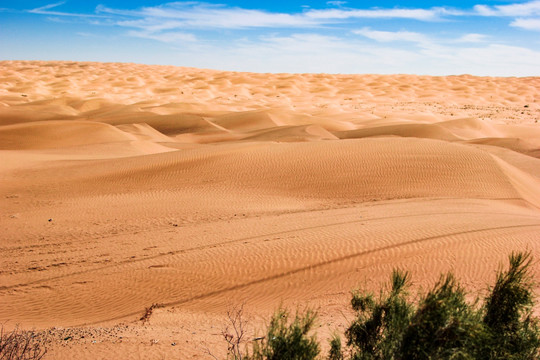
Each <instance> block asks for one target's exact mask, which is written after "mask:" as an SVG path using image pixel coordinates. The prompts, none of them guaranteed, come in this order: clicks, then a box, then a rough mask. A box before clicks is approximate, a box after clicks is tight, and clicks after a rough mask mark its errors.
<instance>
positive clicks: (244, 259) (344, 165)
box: [0, 61, 540, 359]
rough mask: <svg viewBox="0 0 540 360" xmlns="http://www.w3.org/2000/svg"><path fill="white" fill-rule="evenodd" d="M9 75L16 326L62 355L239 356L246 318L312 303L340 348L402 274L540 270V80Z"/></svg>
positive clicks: (0, 257)
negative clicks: (238, 309)
mask: <svg viewBox="0 0 540 360" xmlns="http://www.w3.org/2000/svg"><path fill="white" fill-rule="evenodd" d="M0 79H1V81H0V159H1V161H0V183H1V184H2V186H0V209H1V210H0V228H1V229H2V232H3V237H2V240H1V241H0V304H1V305H2V306H0V321H1V322H2V323H3V324H7V325H6V326H8V327H11V326H14V325H15V324H16V323H20V324H22V326H23V327H33V326H35V327H38V328H48V327H51V326H57V328H56V329H54V330H51V331H52V332H53V333H55V334H58V336H57V337H58V339H56V340H55V341H54V342H53V348H52V352H51V353H52V354H53V357H54V358H57V359H70V358H73V357H77V356H78V357H80V356H82V357H83V358H84V357H85V356H86V357H87V358H95V357H96V356H98V357H103V358H118V357H126V356H127V357H130V356H131V355H126V354H136V355H134V356H138V357H144V358H165V357H167V358H168V357H171V358H179V357H182V358H184V357H190V356H199V355H201V346H202V345H201V344H203V345H204V346H206V345H208V346H209V347H211V348H213V349H218V350H216V354H217V355H218V356H220V357H224V356H221V355H224V354H221V353H220V352H219V349H221V348H224V346H223V343H222V340H221V336H220V333H221V330H222V329H221V328H219V329H218V327H219V324H221V323H222V322H223V319H224V318H225V312H226V310H227V308H228V307H229V306H230V305H231V304H240V303H245V304H246V305H245V306H246V311H247V312H251V313H252V314H254V315H255V316H254V317H253V318H261V319H262V318H264V317H265V316H266V315H268V314H269V313H271V312H272V311H273V310H274V309H275V308H276V307H277V306H278V305H279V304H280V303H283V304H285V305H286V306H292V307H295V306H298V305H301V306H303V305H306V304H309V305H310V306H312V307H314V308H317V309H319V310H320V315H321V318H322V321H321V323H322V324H329V325H328V326H327V325H324V326H323V327H324V329H322V330H321V331H327V332H331V331H333V329H336V328H343V327H344V326H345V323H346V320H345V319H346V317H347V316H345V317H344V316H343V314H345V315H347V311H348V301H349V290H351V289H352V288H355V287H357V286H358V285H359V284H364V285H365V286H367V287H368V288H371V289H375V288H379V285H380V282H381V281H383V280H386V279H387V278H388V275H389V273H390V272H391V270H392V269H393V268H395V267H400V268H405V269H408V270H410V271H411V273H412V275H413V278H414V279H415V281H416V283H417V284H418V285H419V286H422V287H424V288H426V287H428V286H430V284H432V283H433V282H434V281H436V280H437V277H438V275H439V273H441V272H446V271H454V272H455V273H457V276H458V277H460V278H461V279H463V282H464V283H465V284H467V286H469V287H470V288H471V289H472V291H477V290H478V289H481V288H483V286H484V285H485V284H486V283H487V282H492V280H493V276H494V269H496V268H497V266H498V264H499V262H500V261H502V260H504V258H505V257H506V255H507V254H508V253H509V252H510V251H515V250H524V249H528V250H530V251H532V253H533V256H535V257H536V258H538V257H539V256H540V245H539V242H538V239H537V238H538V234H539V232H540V190H539V189H540V175H539V174H540V127H539V125H538V121H539V120H540V118H539V114H540V113H539V112H540V105H539V103H538V102H537V101H538V98H539V96H540V79H539V78H487V77H474V76H468V75H466V76H449V77H429V76H414V75H327V74H255V73H235V72H223V71H214V70H200V69H190V68H178V67H172V66H147V65H136V64H113V63H108V64H102V63H92V62H87V63H78V62H39V61H31V62H27V61H3V62H0ZM534 271H535V272H536V273H538V272H539V271H540V267H539V266H538V263H535V265H534ZM152 304H161V305H160V306H161V307H158V308H155V309H154V311H153V314H152V315H151V316H150V317H149V319H146V320H145V322H144V323H143V322H142V321H141V320H139V319H141V316H142V315H143V313H144V311H145V308H148V307H149V306H150V305H152ZM119 323H122V324H124V325H121V326H120V325H119ZM79 325H88V327H85V328H71V329H70V330H69V331H71V332H73V333H71V332H70V334H71V335H69V336H71V340H69V344H68V346H66V344H67V340H65V339H66V338H68V335H67V334H66V333H65V331H67V330H65V329H60V328H58V327H73V326H79ZM326 327H328V329H326ZM325 329H326V330H325ZM73 334H74V335H73ZM83 336H84V337H83ZM156 339H161V341H160V342H157V343H156V341H155V340H156ZM93 340H95V341H96V342H93ZM172 343H175V346H170V344H172ZM90 348H91V349H92V351H87V350H88V349H90ZM87 353H88V354H89V355H86V354H87ZM119 354H121V355H119ZM179 354H181V355H179Z"/></svg>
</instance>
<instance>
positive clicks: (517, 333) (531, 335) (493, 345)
mask: <svg viewBox="0 0 540 360" xmlns="http://www.w3.org/2000/svg"><path fill="white" fill-rule="evenodd" d="M531 261H532V259H531V254H530V253H512V254H511V255H510V258H509V262H510V264H509V267H508V270H507V271H502V270H499V272H498V274H497V280H496V282H495V286H494V287H493V289H491V291H490V293H489V295H488V296H487V298H486V301H485V306H484V319H483V322H484V324H485V326H486V329H487V331H488V339H487V341H486V342H485V344H484V345H485V346H484V350H483V356H485V357H486V358H491V359H538V358H540V356H539V350H540V330H539V326H538V319H536V318H533V316H532V307H533V305H534V296H533V292H532V289H533V286H534V284H533V281H532V276H531V273H530V266H531Z"/></svg>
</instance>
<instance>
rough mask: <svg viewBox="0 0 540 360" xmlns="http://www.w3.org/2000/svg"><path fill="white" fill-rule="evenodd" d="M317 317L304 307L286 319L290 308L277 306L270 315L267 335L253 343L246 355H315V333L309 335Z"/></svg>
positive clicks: (292, 359)
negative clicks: (249, 352) (301, 311)
mask: <svg viewBox="0 0 540 360" xmlns="http://www.w3.org/2000/svg"><path fill="white" fill-rule="evenodd" d="M316 317H317V316H316V314H315V313H314V312H313V311H311V310H306V311H305V312H304V313H299V312H296V314H295V315H294V318H293V319H292V320H291V321H289V318H290V314H289V312H288V311H287V310H285V309H282V308H280V309H279V310H278V311H276V313H275V314H274V315H273V316H272V319H271V320H270V324H269V325H268V328H267V329H266V336H265V337H264V338H262V339H261V340H260V341H256V342H254V343H253V347H252V353H251V354H250V355H249V356H247V357H246V359H252V360H281V359H289V360H311V359H316V358H317V355H319V351H320V349H319V343H318V342H317V340H316V338H315V336H314V335H310V332H311V330H312V329H313V326H314V325H315V319H316Z"/></svg>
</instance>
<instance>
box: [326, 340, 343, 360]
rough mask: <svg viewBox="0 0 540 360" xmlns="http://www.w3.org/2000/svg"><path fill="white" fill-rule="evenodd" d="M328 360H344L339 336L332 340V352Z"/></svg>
mask: <svg viewBox="0 0 540 360" xmlns="http://www.w3.org/2000/svg"><path fill="white" fill-rule="evenodd" d="M328 360H343V351H342V350H341V338H340V337H339V335H338V334H334V336H333V337H332V339H331V340H330V352H329V353H328Z"/></svg>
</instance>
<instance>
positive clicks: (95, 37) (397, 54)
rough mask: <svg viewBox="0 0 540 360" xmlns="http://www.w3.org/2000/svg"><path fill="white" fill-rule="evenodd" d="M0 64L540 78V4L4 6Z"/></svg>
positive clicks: (473, 0) (90, 0)
mask: <svg viewBox="0 0 540 360" xmlns="http://www.w3.org/2000/svg"><path fill="white" fill-rule="evenodd" d="M0 60H73V61H101V62H134V63H141V64H159V65H177V66H188V67H197V68H210V69H217V70H234V71H254V72H273V73H276V72H278V73H279V72H288V73H341V74H366V73H376V74H420V75H460V74H472V75H480V76H540V0H533V1H502V0H495V1H494V0H486V1H482V0H441V1H438V2H434V1H431V2H428V1H421V0H402V1H400V0H381V1H377V2H369V1H310V2H307V1H302V0H289V1H280V0H275V1H271V2H261V1H252V0H223V1H207V2H198V1H179V2H166V1H140V0H131V1H119V0H98V1H94V0H85V1H75V0H66V1H54V0H53V1H51V0H49V1H35V0H0Z"/></svg>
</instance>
